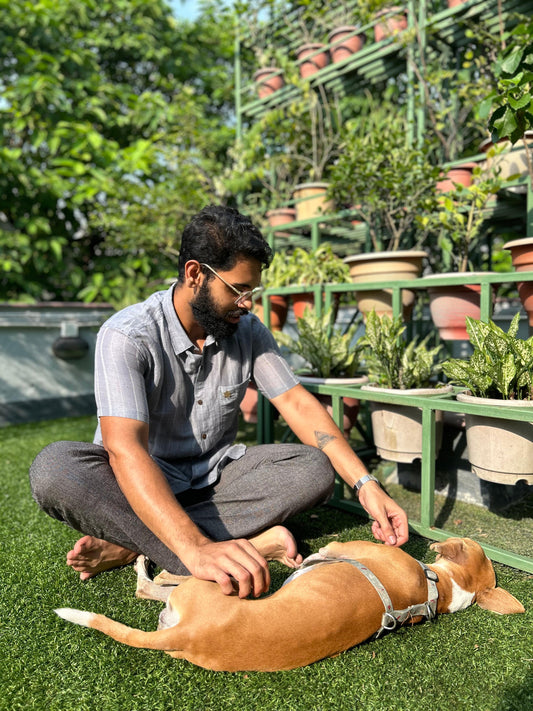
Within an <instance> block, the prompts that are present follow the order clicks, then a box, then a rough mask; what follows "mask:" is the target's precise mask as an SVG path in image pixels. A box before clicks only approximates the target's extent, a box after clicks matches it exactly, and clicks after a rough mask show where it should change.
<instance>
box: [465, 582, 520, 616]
mask: <svg viewBox="0 0 533 711" xmlns="http://www.w3.org/2000/svg"><path fill="white" fill-rule="evenodd" d="M476 602H477V604H478V605H479V606H480V607H481V608H483V609H484V610H490V611H491V612H496V613H497V614H498V615H512V614H514V613H516V612H525V609H524V606H523V605H522V603H521V602H519V601H518V600H517V599H516V597H513V595H511V593H509V592H507V590H504V589H503V588H487V589H486V590H482V591H481V592H478V593H476Z"/></svg>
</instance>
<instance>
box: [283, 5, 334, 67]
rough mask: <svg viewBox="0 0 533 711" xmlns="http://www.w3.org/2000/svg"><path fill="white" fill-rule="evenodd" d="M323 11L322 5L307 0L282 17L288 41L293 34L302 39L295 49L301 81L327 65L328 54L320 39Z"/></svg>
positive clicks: (324, 9)
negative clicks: (285, 25)
mask: <svg viewBox="0 0 533 711" xmlns="http://www.w3.org/2000/svg"><path fill="white" fill-rule="evenodd" d="M325 11H326V8H325V7H324V4H323V3H320V2H313V0H308V1H307V2H306V3H302V4H299V5H297V8H296V10H295V12H291V13H286V14H285V15H284V17H285V19H286V24H287V28H288V39H291V40H292V39H293V33H294V32H296V33H298V34H299V35H300V37H301V39H302V43H301V44H299V45H298V47H297V49H296V59H297V61H298V70H299V73H300V77H301V78H302V79H309V78H310V77H312V76H313V75H314V74H316V73H317V72H319V71H320V70H321V69H324V67H326V66H327V65H328V63H329V52H328V49H327V46H326V44H325V43H324V42H322V39H321V35H322V33H323V29H322V28H323V21H324V14H325Z"/></svg>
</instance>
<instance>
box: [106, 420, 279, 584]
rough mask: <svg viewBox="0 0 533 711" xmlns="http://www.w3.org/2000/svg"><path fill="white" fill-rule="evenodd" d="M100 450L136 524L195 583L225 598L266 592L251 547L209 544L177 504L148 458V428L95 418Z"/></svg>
mask: <svg viewBox="0 0 533 711" xmlns="http://www.w3.org/2000/svg"><path fill="white" fill-rule="evenodd" d="M100 427H101V433H102V439H103V444H104V447H105V449H106V450H107V452H108V453H109V461H110V464H111V467H112V469H113V472H114V474H115V476H116V479H117V482H118V484H119V486H120V488H121V490H122V492H123V493H124V495H125V497H126V499H127V500H128V502H129V504H130V506H131V507H132V509H133V510H134V512H135V513H136V514H137V516H138V517H139V518H140V519H141V521H142V522H143V523H144V524H145V525H146V526H147V527H148V528H149V529H150V530H151V531H152V532H153V533H154V534H155V535H156V536H157V537H158V538H159V539H160V540H161V541H162V542H163V543H164V544H165V545H166V546H167V547H168V548H169V549H170V550H171V551H172V552H173V553H175V554H176V555H177V556H178V557H179V558H180V560H181V561H182V562H183V564H184V565H185V566H186V567H187V568H188V569H189V571H190V572H191V573H192V575H194V576H195V577H197V578H200V579H203V580H214V581H216V582H217V583H218V584H219V585H220V587H221V589H222V591H223V592H224V593H225V594H231V593H232V592H233V584H232V581H231V578H234V579H235V580H236V581H237V582H238V583H239V595H240V596H241V597H246V596H247V595H248V594H250V593H252V594H254V595H256V596H258V595H260V594H261V593H263V592H266V591H267V590H268V587H269V584H270V577H269V572H268V566H267V563H266V561H265V560H264V558H263V557H262V556H261V555H259V553H258V552H257V551H256V550H255V548H254V547H253V546H252V544H251V543H249V542H248V541H247V540H244V539H239V540H233V541H225V542H213V541H211V540H210V539H209V538H207V537H206V536H205V534H203V533H202V532H201V531H200V529H199V528H198V527H197V526H196V525H195V523H194V522H193V521H192V520H191V519H190V517H189V516H188V515H187V513H186V512H185V511H184V509H183V508H182V507H181V506H180V504H179V502H178V501H177V500H176V497H175V496H174V493H173V492H172V490H171V488H170V486H169V485H168V482H167V480H166V478H165V476H164V474H163V472H162V471H161V469H160V468H159V466H158V465H157V464H156V462H155V461H154V460H153V459H152V458H151V457H150V455H149V453H148V425H147V424H146V423H144V422H141V421H139V420H133V419H129V418H125V417H100Z"/></svg>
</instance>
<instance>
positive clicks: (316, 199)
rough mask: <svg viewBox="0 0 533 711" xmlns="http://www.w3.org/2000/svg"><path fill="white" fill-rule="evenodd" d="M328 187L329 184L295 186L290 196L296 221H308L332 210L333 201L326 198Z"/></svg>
mask: <svg viewBox="0 0 533 711" xmlns="http://www.w3.org/2000/svg"><path fill="white" fill-rule="evenodd" d="M328 187H329V183H301V184H300V185H296V186H295V188H294V190H293V193H292V196H293V198H294V201H295V205H296V219H297V220H308V219H310V218H312V217H318V216H319V215H322V214H324V213H325V212H328V211H332V210H333V208H334V203H333V201H332V200H328V199H327V198H326V193H327V190H328Z"/></svg>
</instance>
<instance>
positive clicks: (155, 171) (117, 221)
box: [0, 0, 233, 303]
mask: <svg viewBox="0 0 533 711" xmlns="http://www.w3.org/2000/svg"><path fill="white" fill-rule="evenodd" d="M0 9H1V12H2V23H1V25H0V130H1V132H2V142H1V145H0V299H3V300H14V299H19V300H20V299H27V300H32V299H39V300H42V299H45V300H46V299H58V300H72V299H77V298H80V297H82V298H85V299H86V300H93V299H105V300H109V301H112V302H114V303H123V302H124V301H129V300H133V299H137V298H139V297H140V296H142V295H143V294H145V293H147V292H149V291H151V290H153V288H154V286H155V285H156V284H157V283H159V282H160V281H161V280H162V279H164V278H165V277H167V276H170V275H173V274H175V264H174V261H175V260H173V256H174V254H175V252H176V249H177V247H178V246H179V240H178V237H177V235H178V234H179V229H180V227H181V226H182V225H183V223H184V222H185V221H186V219H187V218H188V216H189V215H190V214H191V213H192V212H194V211H196V210H197V209H199V208H200V207H202V206H203V204H205V203H206V202H208V201H210V200H212V199H213V197H214V195H215V194H216V182H215V181H214V180H213V178H212V176H213V175H215V176H216V174H217V171H218V170H219V166H220V164H221V163H222V162H223V161H224V158H225V154H226V150H227V146H228V144H229V143H230V141H231V137H232V132H231V129H230V128H228V127H227V124H228V122H227V117H228V116H229V114H230V110H231V108H230V107H231V106H232V87H231V82H230V81H229V80H228V76H229V75H230V74H229V71H228V67H229V61H230V60H231V55H232V47H233V45H232V37H231V33H232V25H231V23H229V22H222V23H220V24H218V23H216V22H215V19H214V4H209V3H206V4H205V5H204V7H203V13H202V18H201V19H202V22H201V23H200V21H198V23H177V21H176V20H175V19H174V18H173V16H172V14H171V12H170V10H169V8H168V6H167V5H166V4H165V2H164V1H163V0H9V2H8V1H7V0H0ZM217 12H218V13H220V12H223V11H218V10H217ZM200 28H202V29H205V28H207V35H206V36H205V37H204V38H202V36H201V35H200Z"/></svg>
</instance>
